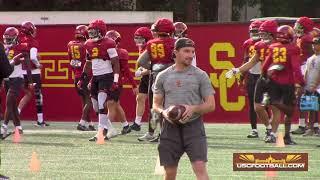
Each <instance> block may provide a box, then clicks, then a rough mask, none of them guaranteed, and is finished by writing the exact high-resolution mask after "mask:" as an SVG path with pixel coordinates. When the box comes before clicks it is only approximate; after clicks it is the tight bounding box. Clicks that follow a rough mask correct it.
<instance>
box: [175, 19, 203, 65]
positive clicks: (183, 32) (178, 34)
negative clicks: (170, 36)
mask: <svg viewBox="0 0 320 180" xmlns="http://www.w3.org/2000/svg"><path fill="white" fill-rule="evenodd" d="M173 25H174V38H175V39H179V38H183V37H188V31H187V30H188V27H187V25H186V24H185V23H183V22H175V23H174V24H173ZM191 65H193V66H195V67H196V66H197V58H196V56H194V57H193V60H192V63H191Z"/></svg>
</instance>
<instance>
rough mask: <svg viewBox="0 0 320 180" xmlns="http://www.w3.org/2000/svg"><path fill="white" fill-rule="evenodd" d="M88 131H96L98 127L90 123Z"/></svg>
mask: <svg viewBox="0 0 320 180" xmlns="http://www.w3.org/2000/svg"><path fill="white" fill-rule="evenodd" d="M88 131H96V128H95V127H94V126H93V125H89V126H88Z"/></svg>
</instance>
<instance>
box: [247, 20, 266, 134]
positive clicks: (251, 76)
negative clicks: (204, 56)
mask: <svg viewBox="0 0 320 180" xmlns="http://www.w3.org/2000/svg"><path fill="white" fill-rule="evenodd" d="M261 24H262V21H259V20H256V21H253V22H252V23H251V24H250V26H249V35H250V38H249V39H248V40H246V41H245V42H244V43H243V49H244V63H246V62H248V60H249V59H250V58H252V57H253V56H254V54H255V49H254V44H255V43H256V42H258V41H260V36H259V27H260V26H261ZM260 74H261V62H258V63H257V64H256V65H254V66H253V67H252V68H251V69H249V72H248V73H247V74H246V75H245V78H244V81H245V83H244V85H245V86H246V91H247V94H248V99H249V118H250V124H251V132H250V134H249V135H248V136H247V137H248V138H258V137H259V135H258V130H257V114H256V112H255V111H254V89H255V87H256V83H257V80H258V79H259V77H260Z"/></svg>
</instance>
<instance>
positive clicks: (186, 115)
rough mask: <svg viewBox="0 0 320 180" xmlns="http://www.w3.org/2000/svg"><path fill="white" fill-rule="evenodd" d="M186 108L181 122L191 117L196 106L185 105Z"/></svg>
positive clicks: (183, 122)
mask: <svg viewBox="0 0 320 180" xmlns="http://www.w3.org/2000/svg"><path fill="white" fill-rule="evenodd" d="M183 106H184V107H185V108H186V111H185V112H184V113H183V114H182V119H181V120H180V123H182V124H185V123H186V122H188V120H189V119H190V118H191V116H192V115H193V113H194V106H190V105H183Z"/></svg>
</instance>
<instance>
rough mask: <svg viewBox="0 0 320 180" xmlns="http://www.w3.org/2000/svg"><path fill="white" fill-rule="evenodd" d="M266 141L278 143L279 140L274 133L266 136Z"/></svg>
mask: <svg viewBox="0 0 320 180" xmlns="http://www.w3.org/2000/svg"><path fill="white" fill-rule="evenodd" d="M264 142H265V143H276V142H277V138H276V136H274V135H273V134H270V135H269V136H267V137H266V139H265V141H264Z"/></svg>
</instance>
